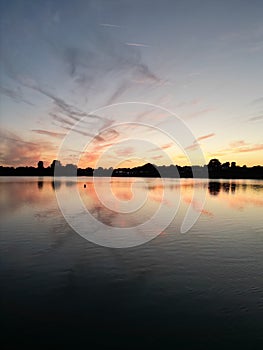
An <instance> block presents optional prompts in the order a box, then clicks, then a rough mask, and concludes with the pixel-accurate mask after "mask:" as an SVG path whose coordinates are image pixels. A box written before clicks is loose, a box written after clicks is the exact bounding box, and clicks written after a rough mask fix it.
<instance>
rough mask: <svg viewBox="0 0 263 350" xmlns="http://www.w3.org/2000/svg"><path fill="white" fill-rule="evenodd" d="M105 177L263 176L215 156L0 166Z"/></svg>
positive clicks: (8, 170)
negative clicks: (204, 160) (128, 163)
mask: <svg viewBox="0 0 263 350" xmlns="http://www.w3.org/2000/svg"><path fill="white" fill-rule="evenodd" d="M54 175H55V176H76V175H77V176H105V177H109V176H110V177H111V176H112V177H170V178H179V177H183V178H192V177H199V178H202V177H207V176H208V177H209V178H212V179H218V178H223V179H263V166H259V165H257V166H253V167H247V166H246V165H244V166H242V167H240V166H237V165H236V163H235V162H232V163H231V164H230V163H229V162H226V163H223V164H221V162H220V161H219V160H218V159H211V160H210V161H209V163H208V164H207V165H204V166H198V165H194V166H179V165H173V164H172V165H169V166H165V165H162V166H157V165H153V164H151V163H147V164H144V165H142V166H138V167H134V168H116V169H113V168H107V169H105V168H102V167H99V168H97V169H93V168H91V167H87V168H85V169H82V168H77V166H76V165H74V164H67V165H65V166H63V165H62V164H61V162H60V161H59V160H53V162H52V163H51V164H50V166H48V167H46V168H45V167H44V163H43V161H41V160H40V161H39V162H38V164H37V167H32V166H30V167H27V166H26V167H17V168H14V167H4V166H0V176H54Z"/></svg>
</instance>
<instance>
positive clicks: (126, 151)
mask: <svg viewBox="0 0 263 350" xmlns="http://www.w3.org/2000/svg"><path fill="white" fill-rule="evenodd" d="M115 154H116V155H117V156H121V157H130V156H131V155H133V154H134V148H133V147H125V148H122V149H118V150H116V151H115Z"/></svg>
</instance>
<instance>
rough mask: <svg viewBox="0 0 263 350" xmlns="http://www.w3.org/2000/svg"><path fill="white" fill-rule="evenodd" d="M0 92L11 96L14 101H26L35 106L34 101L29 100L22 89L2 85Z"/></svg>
mask: <svg viewBox="0 0 263 350" xmlns="http://www.w3.org/2000/svg"><path fill="white" fill-rule="evenodd" d="M0 93H1V94H2V95H5V96H7V97H9V98H11V99H12V100H13V101H14V102H16V103H19V102H24V103H25V104H27V105H30V106H34V104H33V103H32V102H29V101H27V100H26V99H25V98H24V97H23V94H22V92H21V90H20V89H16V90H12V89H9V88H6V87H3V86H0Z"/></svg>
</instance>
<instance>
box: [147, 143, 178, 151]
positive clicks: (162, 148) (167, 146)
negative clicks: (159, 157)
mask: <svg viewBox="0 0 263 350" xmlns="http://www.w3.org/2000/svg"><path fill="white" fill-rule="evenodd" d="M172 146H173V143H172V142H170V143H166V144H164V145H160V146H159V147H154V148H151V149H149V150H148V152H158V151H160V150H165V149H168V148H171V147H172Z"/></svg>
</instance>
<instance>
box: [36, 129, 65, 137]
mask: <svg viewBox="0 0 263 350" xmlns="http://www.w3.org/2000/svg"><path fill="white" fill-rule="evenodd" d="M31 131H33V132H34V133H37V134H40V135H47V136H51V137H55V138H63V137H65V135H66V134H65V133H60V132H54V131H48V130H42V129H32V130H31Z"/></svg>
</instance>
